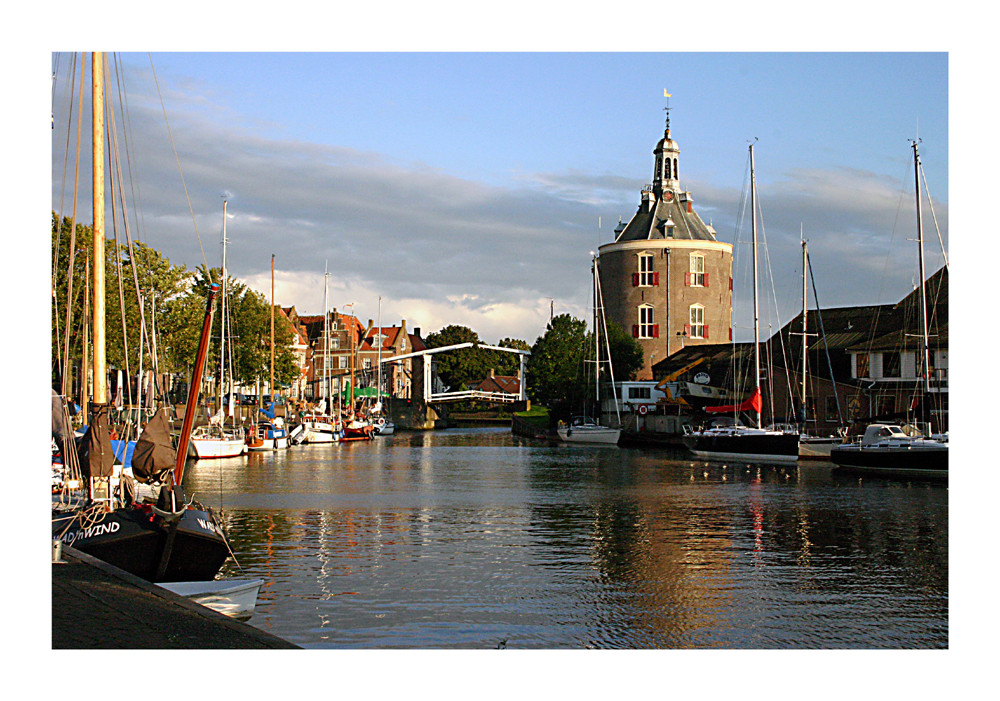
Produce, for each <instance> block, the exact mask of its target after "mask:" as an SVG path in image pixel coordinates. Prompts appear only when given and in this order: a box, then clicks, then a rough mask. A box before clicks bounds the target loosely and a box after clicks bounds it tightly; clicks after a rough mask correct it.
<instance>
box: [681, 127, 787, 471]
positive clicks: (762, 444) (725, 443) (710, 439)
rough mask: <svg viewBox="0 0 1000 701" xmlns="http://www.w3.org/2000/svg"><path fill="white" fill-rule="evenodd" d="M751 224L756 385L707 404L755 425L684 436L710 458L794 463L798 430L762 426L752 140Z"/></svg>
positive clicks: (719, 427) (695, 449)
mask: <svg viewBox="0 0 1000 701" xmlns="http://www.w3.org/2000/svg"><path fill="white" fill-rule="evenodd" d="M750 222H751V224H750V226H751V231H752V240H751V251H752V253H753V265H752V273H753V312H754V314H753V322H754V325H753V328H754V343H753V365H754V389H753V392H752V394H751V395H750V397H749V398H748V399H747V400H746V401H744V402H742V403H741V404H738V405H727V406H715V407H706V408H705V411H706V412H708V413H716V414H734V415H737V416H738V415H739V413H740V412H748V413H750V414H751V415H752V416H753V417H754V423H755V425H754V426H744V425H742V424H740V423H739V421H738V420H736V419H735V418H734V419H732V420H731V421H730V422H728V423H727V424H726V425H714V426H710V427H708V428H704V429H702V430H698V431H691V432H689V433H686V435H685V436H684V439H683V441H684V445H685V446H686V447H687V448H688V450H690V451H691V452H692V453H694V454H695V455H697V456H698V457H700V458H705V459H707V460H748V461H752V462H771V463H794V462H796V461H797V460H798V458H799V434H798V432H797V431H784V430H777V429H773V428H763V427H762V426H761V411H762V408H763V398H762V397H761V392H760V387H761V374H760V320H759V317H758V308H759V305H758V295H757V180H756V176H755V172H754V157H753V144H750Z"/></svg>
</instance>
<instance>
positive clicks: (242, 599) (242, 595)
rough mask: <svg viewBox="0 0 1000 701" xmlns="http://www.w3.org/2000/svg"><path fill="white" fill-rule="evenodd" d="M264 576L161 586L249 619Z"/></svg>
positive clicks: (211, 607) (214, 609) (197, 602)
mask: <svg viewBox="0 0 1000 701" xmlns="http://www.w3.org/2000/svg"><path fill="white" fill-rule="evenodd" d="M262 584H264V580H263V579H214V580H211V581H208V582H199V581H195V582H163V583H161V584H160V585H159V586H161V587H163V588H164V589H166V590H168V591H171V592H173V593H174V594H177V595H178V596H183V597H184V598H186V599H190V600H191V601H193V602H194V603H196V604H200V605H201V606H205V607H206V608H210V609H212V610H213V611H217V612H219V613H221V614H223V615H225V616H229V617H230V618H233V619H235V620H237V621H246V620H248V619H249V618H250V617H251V616H253V612H254V610H255V609H256V607H257V594H258V593H259V592H260V587H261V585H262Z"/></svg>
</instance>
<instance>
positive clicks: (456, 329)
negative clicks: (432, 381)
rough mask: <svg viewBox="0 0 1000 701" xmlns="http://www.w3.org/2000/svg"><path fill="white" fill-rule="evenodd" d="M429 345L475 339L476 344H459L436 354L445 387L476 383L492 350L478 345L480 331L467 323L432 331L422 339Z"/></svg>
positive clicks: (486, 369) (488, 364)
mask: <svg viewBox="0 0 1000 701" xmlns="http://www.w3.org/2000/svg"><path fill="white" fill-rule="evenodd" d="M424 343H425V344H426V345H427V347H428V348H442V347H444V346H453V345H458V344H460V343H475V344H477V347H473V348H462V349H460V350H455V351H447V352H445V353H440V354H436V355H435V356H434V362H435V363H436V364H437V375H438V377H439V378H440V379H441V382H443V383H444V384H445V385H446V386H447V387H450V388H451V389H453V390H455V389H461V388H463V387H469V386H471V385H473V384H476V383H478V382H479V381H480V380H482V379H483V378H485V377H486V376H487V375H488V374H489V371H490V367H491V366H492V365H491V361H492V359H493V353H494V352H493V351H490V350H488V349H486V348H479V347H478V344H480V343H482V340H481V339H480V338H479V334H478V333H476V332H475V331H473V330H472V329H470V328H469V327H467V326H459V325H457V324H451V325H449V326H445V327H444V328H443V329H441V330H440V331H435V332H434V333H431V334H429V335H428V336H427V338H425V339H424Z"/></svg>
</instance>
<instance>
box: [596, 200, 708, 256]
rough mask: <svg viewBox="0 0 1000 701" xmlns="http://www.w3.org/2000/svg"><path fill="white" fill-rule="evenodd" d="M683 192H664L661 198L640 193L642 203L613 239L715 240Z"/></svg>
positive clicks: (621, 240) (617, 240) (620, 240)
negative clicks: (678, 193) (677, 193)
mask: <svg viewBox="0 0 1000 701" xmlns="http://www.w3.org/2000/svg"><path fill="white" fill-rule="evenodd" d="M690 205H691V200H690V199H689V198H688V197H687V193H681V194H680V195H676V194H674V193H673V192H670V191H667V192H664V193H663V196H662V197H656V195H655V194H654V193H652V192H650V191H643V201H642V203H641V204H640V205H639V210H638V211H637V212H636V213H635V214H634V215H633V216H632V219H631V220H630V221H629V223H628V225H626V227H625V228H624V229H623V230H622V232H621V233H620V234H619V235H618V236H617V237H616V238H615V243H621V242H624V241H646V240H648V241H655V240H660V241H663V240H666V241H669V240H678V241H715V240H716V239H715V230H714V229H713V228H712V227H711V226H709V225H708V224H706V223H705V222H703V221H702V220H701V217H699V216H698V213H697V212H695V211H694V209H693V207H692V208H690V209H689V207H690Z"/></svg>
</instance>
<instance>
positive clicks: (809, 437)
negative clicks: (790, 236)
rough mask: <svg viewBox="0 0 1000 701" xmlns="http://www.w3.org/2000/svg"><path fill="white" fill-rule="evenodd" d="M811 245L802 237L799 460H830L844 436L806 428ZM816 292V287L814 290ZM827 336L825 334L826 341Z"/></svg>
mask: <svg viewBox="0 0 1000 701" xmlns="http://www.w3.org/2000/svg"><path fill="white" fill-rule="evenodd" d="M809 270H810V268H809V247H808V245H807V244H806V241H805V239H804V238H803V239H802V388H801V395H800V399H799V401H800V403H801V406H800V412H801V416H800V419H801V424H802V425H801V429H802V432H801V434H800V435H799V460H829V459H830V451H831V450H832V449H833V446H835V445H837V444H838V443H841V442H842V441H843V436H839V435H828V436H820V435H813V434H809V433H807V432H806V430H805V424H806V421H807V415H806V414H807V407H808V398H809V397H808V377H809V375H808V373H807V370H808V350H809V334H808V333H807V330H808V316H809V310H808V307H807V302H808V288H807V284H806V275H807V274H808V273H809ZM813 292H814V293H815V289H814V290H813ZM816 311H817V314H819V300H816ZM819 322H820V332H821V333H823V317H822V316H821V315H820V316H819ZM825 339H826V337H825V336H824V341H825ZM827 363H828V364H829V354H828V355H827ZM830 381H831V382H832V383H833V396H834V399H836V402H837V415H838V417H841V423H843V417H842V416H841V414H840V399H839V397H838V396H837V383H836V380H835V379H834V377H833V372H832V370H831V373H830Z"/></svg>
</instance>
